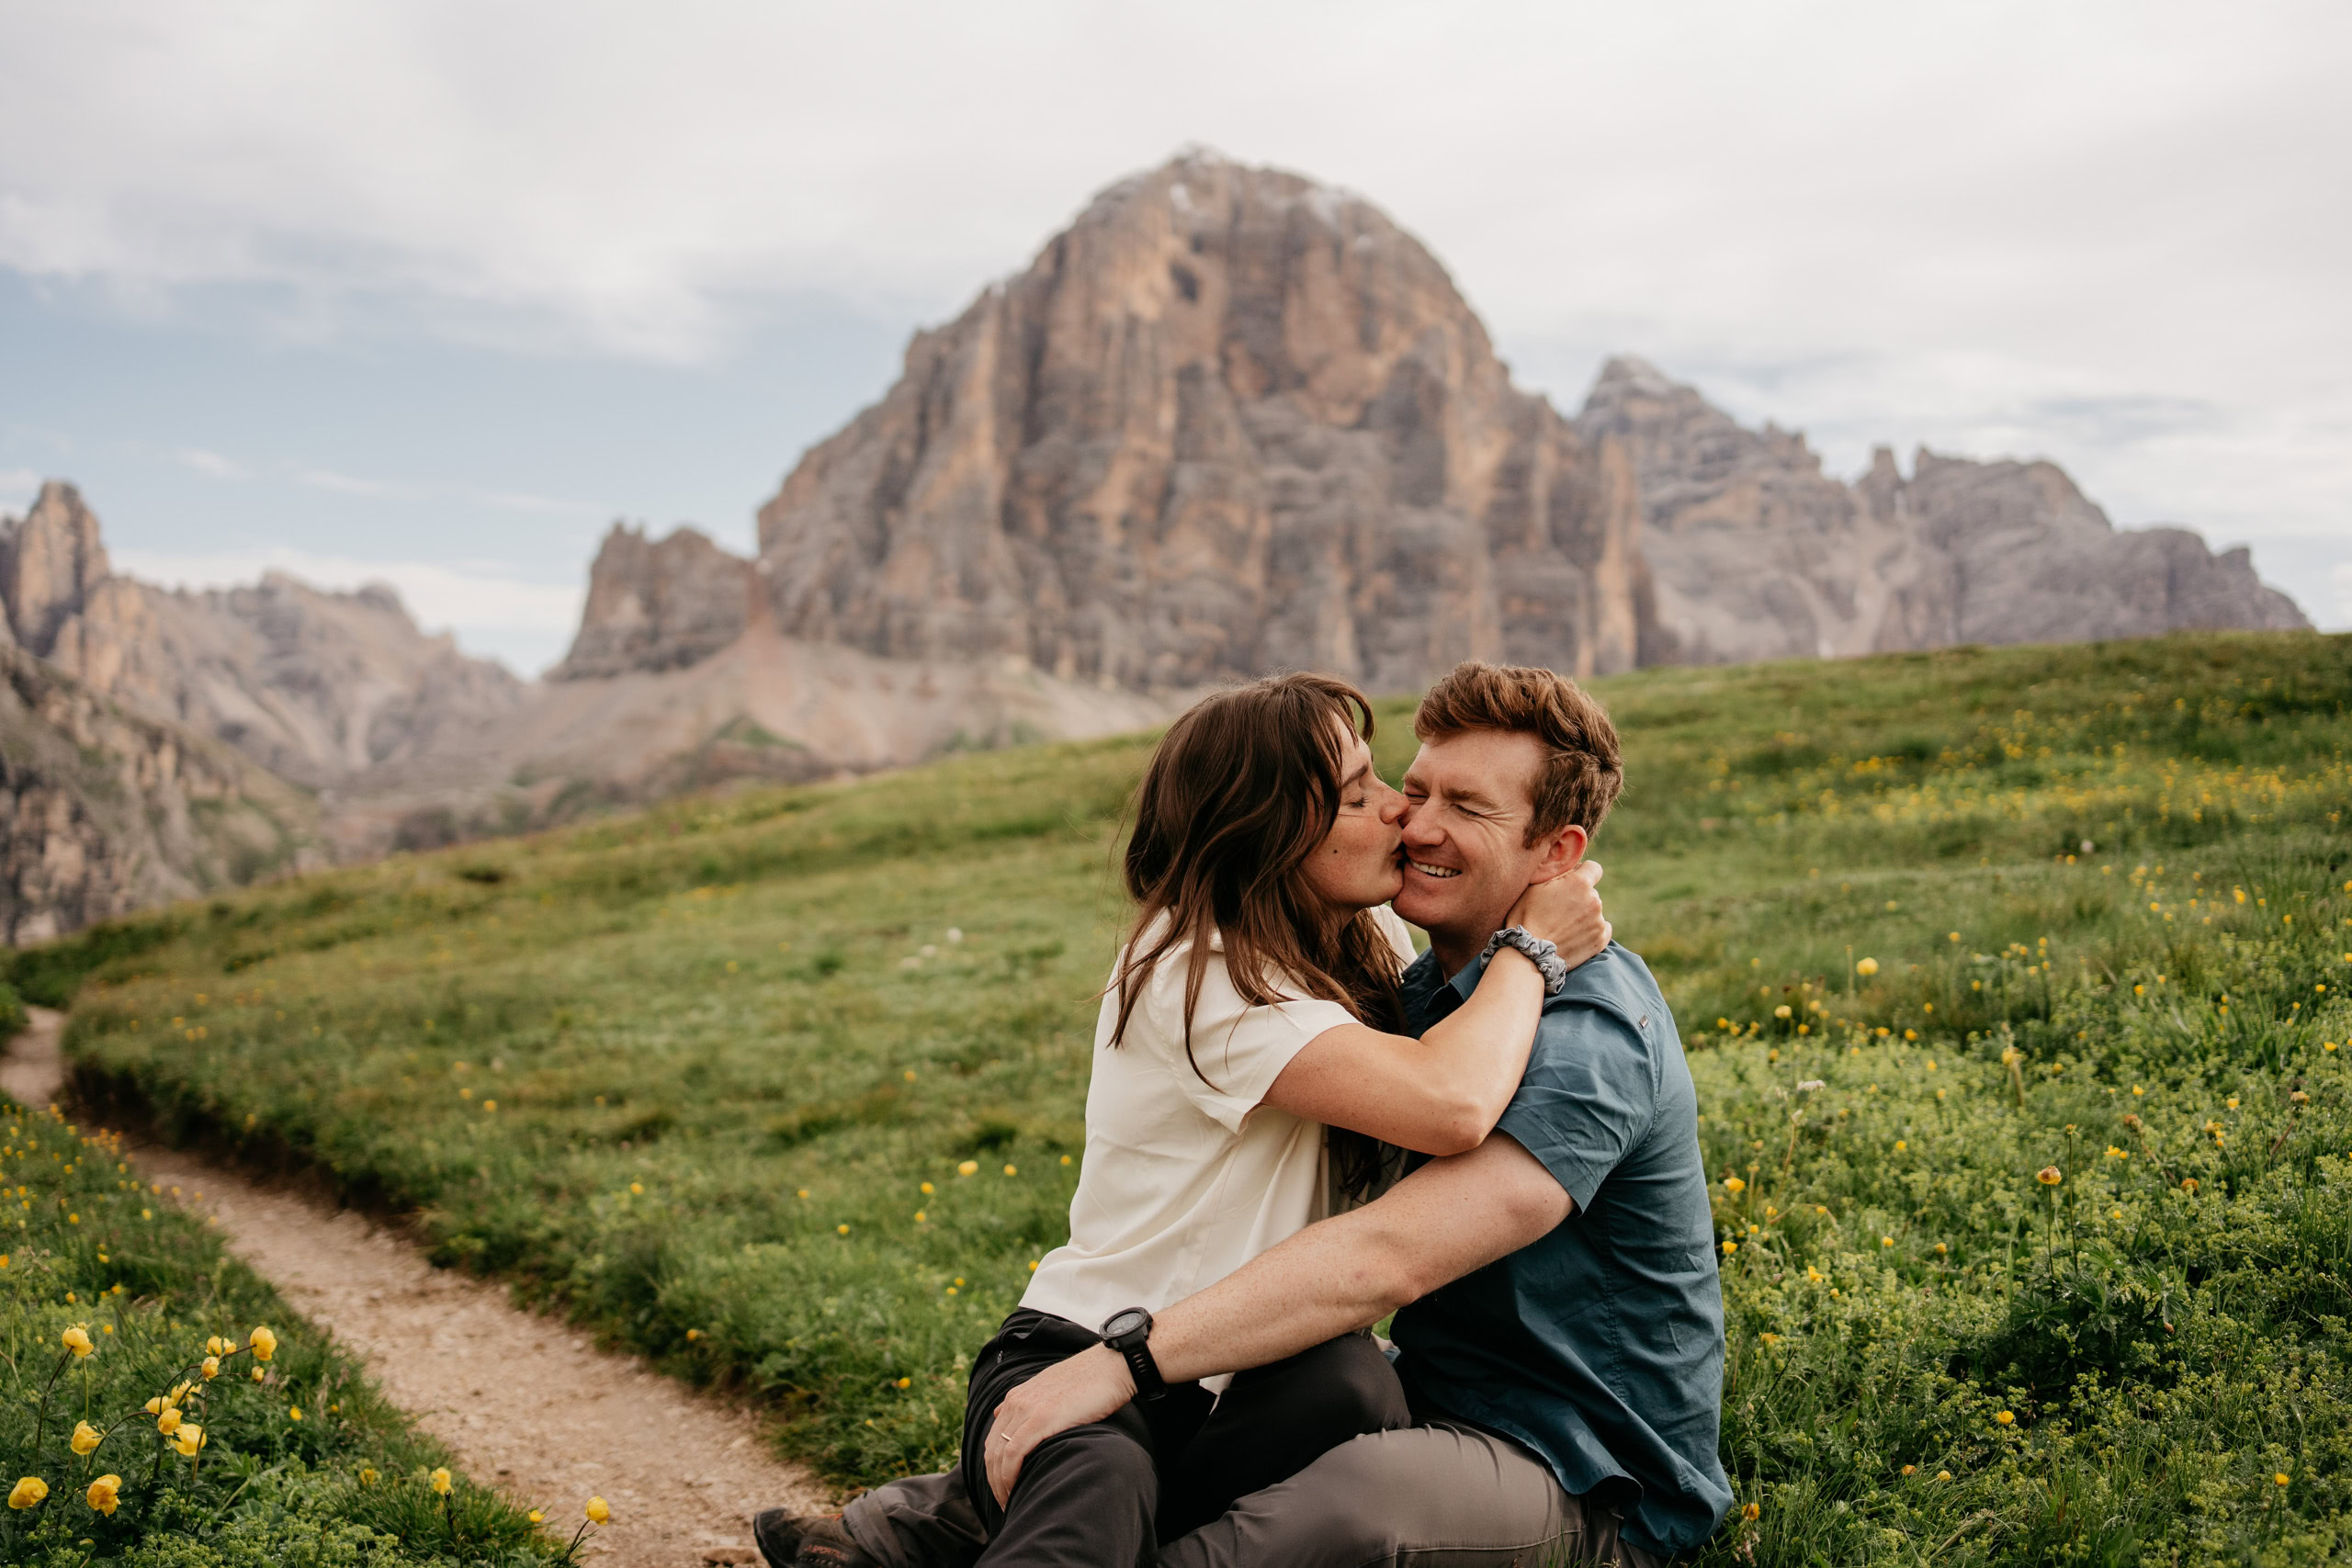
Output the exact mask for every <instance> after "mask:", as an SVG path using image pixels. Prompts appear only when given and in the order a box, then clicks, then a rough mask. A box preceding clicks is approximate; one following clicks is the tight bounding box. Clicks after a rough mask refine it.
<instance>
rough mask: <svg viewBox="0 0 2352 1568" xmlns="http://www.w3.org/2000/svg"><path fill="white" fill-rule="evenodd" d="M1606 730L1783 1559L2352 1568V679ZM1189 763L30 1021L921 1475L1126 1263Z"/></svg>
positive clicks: (952, 797) (255, 957) (1049, 762)
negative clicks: (976, 1395) (1156, 895)
mask: <svg viewBox="0 0 2352 1568" xmlns="http://www.w3.org/2000/svg"><path fill="white" fill-rule="evenodd" d="M1598 689H1599V691H1600V694H1601V695H1602V697H1603V698H1604V700H1606V701H1607V702H1608V704H1609V705H1610V707H1611V711H1612V712H1613V713H1614V714H1615V716H1617V719H1618V722H1619V724H1620V726H1621V728H1623V731H1624V733H1625V736H1626V739H1627V743H1628V750H1629V773H1630V778H1631V783H1630V785H1629V788H1628V790H1627V794H1626V797H1625V800H1624V803H1623V806H1622V807H1620V810H1619V812H1618V814H1617V816H1615V817H1614V818H1612V819H1611V822H1610V823H1609V825H1608V826H1607V827H1606V828H1605V829H1604V830H1603V831H1602V833H1601V835H1600V840H1599V843H1598V848H1597V851H1596V852H1597V853H1598V855H1599V856H1600V858H1601V859H1602V860H1604V861H1605V862H1607V863H1608V864H1609V866H1610V878H1609V881H1608V883H1607V885H1606V889H1605V891H1606V892H1607V894H1608V896H1609V897H1610V900H1611V911H1612V914H1613V916H1614V918H1615V919H1616V920H1617V922H1618V928H1619V931H1620V933H1621V935H1622V936H1623V939H1624V940H1625V941H1626V942H1629V943H1630V944H1631V945H1633V946H1634V947H1635V948H1637V949H1638V950H1640V951H1642V952H1643V953H1645V955H1646V956H1647V957H1648V958H1649V959H1650V961H1651V962H1652V964H1654V965H1655V966H1656V968H1657V972H1658V974H1659V975H1660V977H1661V978H1662V979H1663V981H1664V982H1665V983H1666V985H1667V987H1668V994H1669V997H1670V999H1671V1000H1672V1001H1673V1003H1674V1005H1675V1008H1676V1011H1677V1016H1678V1017H1679V1020H1680V1021H1681V1023H1682V1026H1683V1033H1684V1036H1685V1039H1686V1041H1687V1043H1689V1044H1690V1045H1691V1049H1692V1053H1693V1066H1694V1070H1695V1071H1696V1073H1697V1075H1698V1077H1699V1082H1700V1087H1701V1092H1702V1101H1703V1104H1704V1108H1705V1122H1704V1125H1703V1127H1702V1133H1703V1135H1704V1137H1705V1139H1706V1142H1707V1152H1708V1157H1709V1161H1710V1165H1711V1168H1714V1169H1715V1171H1716V1173H1717V1175H1718V1177H1719V1178H1721V1179H1724V1184H1723V1185H1722V1186H1721V1187H1719V1188H1718V1192H1719V1194H1720V1218H1721V1222H1722V1226H1723V1241H1724V1283H1725V1287H1726V1293H1727V1302H1728V1305H1729V1308H1730V1316H1731V1340H1732V1345H1731V1358H1732V1359H1731V1382H1730V1392H1729V1395H1728V1400H1727V1409H1726V1423H1725V1429H1724V1443H1725V1455H1726V1461H1727V1463H1728V1464H1729V1465H1730V1466H1731V1468H1732V1470H1733V1472H1734V1473H1735V1476H1736V1481H1737V1483H1738V1486H1739V1488H1740V1493H1741V1496H1742V1500H1743V1502H1744V1503H1751V1504H1753V1505H1754V1506H1755V1507H1756V1509H1757V1515H1758V1517H1756V1519H1755V1520H1754V1522H1753V1523H1752V1524H1749V1523H1740V1524H1736V1525H1735V1527H1734V1528H1732V1529H1728V1530H1727V1531H1726V1532H1725V1534H1724V1537H1723V1538H1722V1540H1721V1543H1720V1546H1719V1555H1720V1556H1721V1557H1722V1558H1723V1560H1724V1561H1725V1562H1728V1561H1731V1560H1733V1554H1736V1553H1738V1552H1741V1551H1745V1550H1747V1548H1749V1547H1752V1548H1753V1549H1754V1551H1755V1552H1756V1554H1757V1555H1758V1557H1759V1558H1761V1559H1762V1560H1766V1561H1770V1562H1861V1561H1882V1560H1888V1559H1894V1560H1904V1559H1906V1558H1917V1559H1921V1560H1924V1559H1925V1558H1927V1557H1928V1556H1935V1557H1937V1558H1938V1560H1939V1561H1944V1560H1950V1561H1958V1562H2019V1563H2023V1562H2051V1561H2083V1562H2132V1561H2140V1560H2142V1559H2143V1558H2146V1559H2148V1560H2152V1561H2173V1560H2175V1559H2176V1557H2177V1560H2178V1561H2181V1562H2204V1561H2212V1562H2222V1561H2226V1562H2241V1561H2245V1562H2251V1561H2257V1560H2258V1561H2264V1562H2273V1561H2275V1562H2304V1561H2310V1562H2319V1561H2324V1560H2327V1559H2328V1558H2330V1557H2331V1556H2333V1555H2340V1554H2343V1553H2345V1552H2347V1551H2352V1481H2348V1480H2347V1479H2346V1476H2347V1472H2352V1466H2347V1464H2346V1460H2347V1458H2352V1366H2347V1363H2346V1359H2345V1352H2344V1350H2343V1348H2342V1347H2343V1344H2344V1342H2345V1341H2344V1327H2345V1320H2346V1319H2347V1318H2352V1166H2347V1163H2346V1160H2347V1156H2348V1155H2352V1084H2348V1083H2347V1082H2346V1069H2345V1067H2344V1066H2343V1061H2344V1058H2345V1056H2346V1054H2347V1053H2346V1051H2345V1050H2343V1049H2340V1048H2337V1047H2340V1046H2341V1045H2342V1044H2343V1043H2345V1042H2346V1038H2347V1036H2348V1035H2352V1010H2347V1008H2346V1004H2345V1002H2344V1000H2343V996H2342V987H2343V986H2345V985H2346V984H2347V983H2352V956H2347V954H2352V863H2347V859H2348V858H2352V857H2347V850H2346V845H2347V844H2348V843H2352V825H2347V824H2346V821H2345V814H2346V810H2347V808H2352V638H2345V637H2312V636H2281V637H2256V636H2210V637H2182V638H2174V639H2167V640H2163V641H2156V642H2147V643H2133V644H2119V645H2108V646H2104V647H2085V648H2071V649H2001V650H1991V651H1984V650H1955V651H1951V652H1948V653H1939V654H1921V655H1907V656H1896V657H1891V658H1884V659H1877V660H1864V661H1858V662H1853V663H1843V664H1801V665H1780V666H1766V667H1758V668H1752V669H1739V670H1662V671H1645V672H1642V673H1640V674H1637V675H1634V676H1629V677H1624V678H1622V679H1618V680H1613V681H1611V682H1603V683H1602V684H1601V685H1600V687H1599V688H1598ZM1408 712H1409V708H1408V705H1387V706H1385V707H1384V709H1383V724H1384V728H1383V730H1382V733H1381V737H1380V743H1379V746H1378V748H1377V750H1378V751H1379V753H1380V756H1381V758H1382V760H1383V764H1384V766H1385V767H1387V768H1388V769H1389V770H1390V771H1391V774H1392V776H1394V774H1395V773H1396V772H1397V771H1399V770H1400V769H1401V766H1402V762H1403V761H1404V759H1405V758H1406V757H1408V755H1409V752H1410V745H1411V742H1410V738H1409V736H1408V734H1407V733H1406V730H1407V725H1406V723H1405V718H1406V716H1407V714H1408ZM1144 750H1145V748H1144V745H1143V743H1142V742H1140V741H1134V740H1117V741H1106V742H1099V743H1094V744H1089V745H1081V746H1066V747H1051V748H1040V749H1035V750H1023V751H1017V752H1006V753H999V754H993V755H986V756H977V757H965V758H959V759H956V760H953V761H947V762H944V763H941V764H939V765H937V766H934V767H931V768H926V769H922V770H917V771H913V772H910V773H903V774H899V775H895V776H891V777H888V778H883V779H877V780H873V781H869V782H867V783H865V784H858V785H854V786H832V787H808V788H798V789H789V790H777V791H767V792H762V793H757V794H746V795H736V796H733V797H729V798H726V799H723V800H716V801H713V800H705V801H697V802H689V803H683V804H679V805H674V806H672V807H664V808H661V809H657V810H654V811H650V812H648V813H646V814H644V815H642V816H639V817H636V818H629V819H627V820H623V821H617V822H609V823H604V824H599V825H596V826H594V827H590V828H583V829H576V830H571V831H568V832H562V833H557V834H550V835H547V836H544V837H541V838H537V839H534V840H524V841H517V842H510V843H504V844H498V845H491V846H477V847H474V848H470V849H466V850H460V851H453V852H445V853H441V854H437V855H434V856H428V857H417V858H401V859H396V860H394V861H391V862H388V863H383V864H380V865H377V866H373V867H368V868H364V869H358V870H352V871H344V872H338V873H334V874H327V875H322V876H315V877H310V878H306V879H303V880H301V881H299V882H294V883H288V884H283V885H279V886H274V887H270V888H266V889H263V890H258V891H254V892H250V893H245V894H241V895H238V896H235V897H229V898H225V899H222V900H219V901H216V902H214V903H212V904H210V905H209V906H186V907H181V908H176V909H174V910H171V911H168V912H164V913H161V914H157V915H154V916H152V917H148V918H145V919H139V920H135V921H130V922H124V923H121V924H119V925H116V926H111V927H107V928H105V929H102V930H99V931H93V932H91V933H88V934H87V935H86V936H85V937H84V938H82V939H80V940H78V941H76V942H71V943H66V944H62V945H60V946H58V947H54V948H50V949H43V950H39V951H35V952H31V953H24V954H20V955H18V956H17V959H16V961H15V965H14V971H13V974H12V975H11V976H10V978H12V979H13V980H14V982H15V983H16V985H17V987H18V988H19V989H21V990H23V991H24V992H25V993H26V994H27V995H28V996H29V997H31V998H34V999H36V1000H40V999H44V998H47V999H61V998H63V997H65V996H66V995H67V994H68V993H74V1026H73V1032H72V1034H71V1036H70V1039H69V1050H71V1051H72V1052H73V1053H74V1055H76V1056H77V1057H78V1058H79V1060H80V1062H81V1064H82V1067H81V1075H82V1077H81V1081H82V1083H83V1085H84V1086H85V1089H86V1090H88V1091H89V1092H90V1093H92V1094H94V1095H98V1096H104V1095H108V1094H114V1095H121V1096H124V1097H128V1098H132V1099H137V1100H141V1101H143V1102H144V1103H145V1104H146V1105H147V1106H148V1107H150V1108H151V1109H152V1110H153V1112H154V1113H155V1114H156V1115H157V1116H158V1117H159V1119H160V1120H161V1121H162V1122H164V1123H165V1124H166V1125H167V1126H174V1127H176V1128H177V1129H178V1130H179V1131H180V1132H181V1133H182V1134H185V1135H187V1136H191V1137H195V1136H202V1137H208V1138H213V1139H219V1140H225V1141H228V1142H232V1143H241V1144H244V1145H248V1146H250V1147H251V1148H252V1149H253V1150H254V1152H256V1153H276V1154H279V1155H290V1156H299V1157H300V1158H302V1159H305V1160H309V1161H313V1162H316V1163H318V1164H320V1165H322V1166H323V1167H325V1168H327V1169H329V1170H331V1171H333V1172H334V1173H335V1175H336V1176H337V1177H339V1178H340V1179H342V1180H343V1181H344V1182H345V1183H346V1184H347V1185H348V1187H349V1188H350V1189H351V1190H353V1191H354V1192H355V1193H356V1194H358V1195H360V1196H362V1197H363V1198H366V1199H368V1200H371V1201H385V1202H391V1203H398V1204H402V1205H414V1206H418V1207H420V1208H421V1209H422V1210H423V1211H424V1228H425V1232H426V1234H427V1235H429V1236H430V1237H431V1238H432V1240H433V1243H434V1245H435V1247H437V1248H438V1250H439V1252H440V1254H441V1255H442V1256H443V1257H444V1258H447V1259H448V1260H450V1261H453V1262H464V1263H467V1264H469V1265H471V1266H473V1267H476V1268H480V1269H488V1270H493V1271H497V1272H500V1273H503V1274H504V1275H506V1276H507V1277H509V1278H511V1279H513V1280H515V1281H516V1282H517V1283H518V1285H519V1286H520V1287H521V1288H522V1289H523V1290H524V1291H525V1292H526V1293H530V1294H533V1295H537V1296H541V1297H548V1298H554V1299H559V1300H560V1301H562V1302H565V1303H569V1305H570V1306H571V1308H572V1309H573V1310H574V1311H576V1312H577V1313H579V1314H581V1315H582V1316H583V1317H584V1318H586V1319H588V1320H590V1321H593V1322H594V1323H596V1324H598V1325H601V1326H602V1327H603V1328H604V1329H605V1331H606V1332H608V1333H609V1334H610V1335H611V1336H612V1337H615V1338H616V1340H619V1341H621V1342H624V1343H627V1344H629V1345H633V1346H635V1347H637V1348H641V1349H643V1350H645V1351H646V1352H648V1353H649V1354H650V1355H652V1356H654V1357H656V1358H657V1359H660V1360H662V1361H663V1362H664V1363H665V1364H668V1365H670V1366H671V1367H673V1369H675V1370H677V1371H680V1372H682V1373H684V1374H685V1375H689V1376H695V1377H710V1378H724V1379H729V1380H736V1381H740V1382H744V1383H747V1384H749V1385H751V1386H753V1387H755V1388H757V1389H760V1390H762V1391H765V1392H767V1393H771V1394H773V1395H774V1396H775V1397H776V1398H778V1399H780V1400H782V1401H785V1402H786V1403H787V1404H789V1405H790V1406H791V1407H792V1408H794V1409H795V1410H796V1411H797V1412H798V1413H799V1414H800V1416H801V1417H802V1418H801V1419H800V1420H798V1421H797V1422H796V1423H795V1425H794V1426H793V1427H791V1428H790V1431H789V1436H788V1440H789V1441H791V1442H792V1443H794V1444H795V1445H796V1446H797V1448H798V1449H799V1450H801V1451H803V1452H805V1453H808V1454H809V1455H811V1456H812V1457H814V1458H815V1459H817V1460H818V1461H819V1462H820V1464H822V1465H823V1466H824V1467H826V1468H827V1469H828V1470H829V1471H830V1472H831V1473H832V1474H834V1475H835V1476H837V1477H839V1478H841V1479H842V1480H844V1481H849V1482H857V1481H872V1480H876V1479H879V1478H881V1477H883V1476H885V1475H888V1474H890V1473H893V1472H898V1471H900V1470H903V1469H907V1468H922V1467H929V1466H932V1465H935V1464H937V1463H939V1462H940V1461H943V1460H944V1457H945V1456H946V1454H947V1453H948V1451H949V1450H952V1448H953V1447H954V1445H955V1442H956V1431H957V1421H958V1414H959V1410H960V1404H961V1395H962V1387H963V1374H964V1369H965V1365H966V1361H965V1358H967V1356H968V1355H969V1353H970V1351H971V1350H972V1349H973V1348H975V1347H977V1346H978V1344H979V1343H980V1342H981V1341H982V1339H983V1338H984V1337H986V1335H987V1334H988V1332H989V1328H990V1327H991V1326H992V1325H993V1324H994V1323H995V1321H996V1320H997V1319H998V1318H999V1317H1000V1316H1001V1314H1002V1313H1003V1312H1004V1311H1005V1310H1006V1309H1007V1308H1008V1307H1009V1305H1010V1304H1011V1303H1012V1301H1013V1300H1014V1299H1015V1297H1016V1296H1017V1294H1018V1292H1019V1291H1020V1289H1021V1286H1022V1283H1023V1280H1025V1278H1026V1276H1027V1270H1028V1268H1029V1265H1030V1263H1031V1261H1032V1260H1033V1259H1035V1258H1037V1257H1038V1256H1039V1255H1040V1254H1041V1253H1042V1252H1043V1251H1044V1250H1045V1248H1046V1247H1050V1246H1052V1245H1054V1244H1055V1243H1056V1242H1057V1240H1059V1239H1060V1237H1061V1236H1062V1235H1064V1234H1065V1224H1066V1222H1065V1213H1066V1208H1067V1203H1068V1200H1069V1191H1070V1188H1071V1185H1072V1183H1073V1181H1074V1179H1075V1176H1076V1171H1075V1167H1074V1165H1072V1164H1070V1163H1068V1162H1070V1161H1072V1160H1074V1159H1075V1158H1076V1157H1077V1156H1078V1155H1079V1153H1080V1115H1081V1111H1082V1103H1083V1094H1084V1080H1085V1071H1086V1060H1087V1044H1088V1041H1089V1038H1090V1034H1091V1018H1092V1012H1093V1002H1092V995H1093V991H1094V988H1095V987H1096V986H1097V985H1099V984H1100V982H1101V979H1102V976H1103V971H1104V968H1105V965H1106V964H1107V961H1108V958H1109V955H1110V953H1111V951H1112V948H1113V945H1114V941H1115V933H1116V927H1117V922H1118V919H1119V918H1120V915H1121V906H1120V903H1119V901H1118V898H1117V897H1116V893H1115V887H1114V883H1113V880H1112V877H1111V874H1110V873H1111V866H1112V863H1113V857H1114V852H1115V847H1116V840H1117V832H1118V818H1119V813H1120V810H1121V807H1122V805H1123V802H1124V798H1125V792H1126V790H1127V789H1128V787H1129V786H1130V784H1131V783H1132V781H1133V779H1134V776H1135V774H1136V769H1137V767H1138V765H1139V763H1140V761H1141V759H1142V757H1143V755H1144ZM1816 1081H1817V1082H1818V1083H1819V1085H1820V1087H1818V1088H1807V1087H1805V1086H1807V1085H1810V1084H1813V1083H1815V1082H1816ZM2052 1167H2054V1168H2056V1169H2057V1170H2058V1171H2059V1172H2060V1173H2061V1178H2062V1179H2060V1180H2059V1181H2058V1182H2057V1183H2056V1184H2054V1185H2043V1184H2041V1183H2040V1182H2038V1181H2037V1179H2036V1175H2035V1173H2036V1172H2037V1171H2041V1170H2042V1169H2044V1168H2052ZM2191 1182H2193V1183H2194V1185H2193V1186H2190V1185H2188V1183H2191ZM2004 1415H2006V1416H2007V1419H2006V1420H2005V1419H2003V1418H2002V1417H2003V1416H2004ZM2281 1476H2283V1477H2284V1478H2285V1480H2284V1481H2283V1482H2281V1481H2280V1480H2279V1479H2278V1478H2279V1477H2281Z"/></svg>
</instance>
